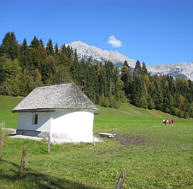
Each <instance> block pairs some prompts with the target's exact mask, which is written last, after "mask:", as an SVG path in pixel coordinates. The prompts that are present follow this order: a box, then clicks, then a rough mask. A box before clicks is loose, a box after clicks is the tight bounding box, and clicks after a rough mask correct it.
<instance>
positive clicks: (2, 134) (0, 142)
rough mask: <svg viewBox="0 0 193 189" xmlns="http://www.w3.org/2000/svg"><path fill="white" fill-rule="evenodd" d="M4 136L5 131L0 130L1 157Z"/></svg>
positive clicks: (0, 155) (0, 154)
mask: <svg viewBox="0 0 193 189" xmlns="http://www.w3.org/2000/svg"><path fill="white" fill-rule="evenodd" d="M4 138H5V133H3V132H1V136H0V158H1V157H2V154H3V142H4Z"/></svg>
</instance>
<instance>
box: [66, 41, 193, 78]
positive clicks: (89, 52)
mask: <svg viewBox="0 0 193 189" xmlns="http://www.w3.org/2000/svg"><path fill="white" fill-rule="evenodd" d="M68 45H69V46H71V47H72V48H73V49H74V50H75V49H76V50H77V55H78V58H79V60H80V59H84V60H87V59H88V58H89V57H92V59H93V61H94V62H95V63H96V62H105V61H111V62H112V63H113V64H114V65H117V66H121V65H122V64H123V62H124V61H125V60H126V61H127V62H128V65H129V66H130V67H132V68H134V67H135V63H136V60H133V59H129V58H128V57H126V56H124V55H122V54H120V53H118V52H117V51H108V50H102V49H100V48H97V47H94V46H89V45H88V44H86V43H83V42H81V41H75V42H72V43H70V44H68ZM147 69H148V71H149V72H150V73H151V74H152V75H166V74H169V75H171V76H173V77H174V78H176V77H185V78H187V79H190V80H192V81H193V62H192V63H186V62H182V63H178V64H167V65H155V66H147Z"/></svg>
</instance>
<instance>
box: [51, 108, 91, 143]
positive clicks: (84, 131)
mask: <svg viewBox="0 0 193 189" xmlns="http://www.w3.org/2000/svg"><path fill="white" fill-rule="evenodd" d="M93 121H94V113H91V112H84V111H77V112H61V111H56V112H53V113H52V120H51V134H52V137H54V138H62V139H65V141H66V142H92V141H93Z"/></svg>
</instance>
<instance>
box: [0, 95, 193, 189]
mask: <svg viewBox="0 0 193 189" xmlns="http://www.w3.org/2000/svg"><path fill="white" fill-rule="evenodd" d="M21 99H22V98H14V97H7V96H0V122H5V126H6V127H8V128H17V114H13V113H11V110H12V108H14V106H15V105H16V104H17V103H18V102H19V101H20V100H21ZM98 108H99V109H100V113H99V114H97V115H95V121H94V133H95V136H96V137H99V136H98V133H99V132H114V133H116V134H117V136H119V137H117V139H108V138H103V142H97V143H96V144H95V146H93V145H92V144H82V143H81V144H64V145H51V153H50V154H48V153H47V144H46V142H45V141H42V142H36V141H31V140H24V139H12V138H9V137H8V136H6V137H5V140H4V145H3V152H2V156H1V159H0V188H3V189H4V188H5V189H6V188H7V189H12V188H18V189H19V188H23V189H24V188H25V189H26V188H53V189H55V188H56V189H61V188H86V189H95V188H108V189H109V188H115V185H116V183H117V180H118V178H119V175H120V173H121V171H123V170H124V171H125V172H126V178H125V181H124V184H123V187H122V188H125V189H127V188H148V189H149V188H150V189H151V188H167V189H169V188H193V179H192V178H193V119H187V120H185V119H180V118H177V117H175V116H171V115H169V114H165V113H163V112H160V111H157V110H145V109H140V108H137V107H135V106H132V105H130V104H122V106H121V108H120V109H119V110H116V109H113V108H103V107H98ZM163 119H173V120H174V126H171V125H170V126H164V125H163V124H162V120H163ZM4 132H5V131H4ZM7 132H8V131H6V133H7ZM24 146H25V147H26V148H27V160H26V165H25V170H24V172H23V174H19V166H20V161H21V154H22V149H23V147H24Z"/></svg>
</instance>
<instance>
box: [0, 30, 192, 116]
mask: <svg viewBox="0 0 193 189" xmlns="http://www.w3.org/2000/svg"><path fill="white" fill-rule="evenodd" d="M120 69H121V70H120ZM72 81H73V82H74V83H76V84H77V85H78V86H79V87H80V88H81V89H82V91H83V92H84V93H85V94H86V95H87V96H88V97H89V98H90V99H91V100H92V101H93V102H94V103H96V104H99V105H102V106H105V107H114V108H119V107H120V104H121V103H122V102H130V103H131V104H133V105H136V106H138V107H142V108H148V109H154V108H155V109H158V110H161V111H164V112H167V113H170V114H173V115H177V116H179V117H184V118H188V117H193V82H192V81H190V80H186V79H185V78H177V79H176V80H175V79H173V78H172V77H171V76H151V75H150V74H149V73H148V72H147V69H146V66H145V64H144V63H143V64H142V65H141V64H140V62H139V61H137V62H136V66H135V68H134V70H132V69H131V68H130V67H129V65H128V63H127V62H126V61H125V62H124V64H123V66H122V67H121V68H118V67H116V66H114V65H113V64H112V62H109V61H106V62H100V63H97V64H94V62H93V60H92V58H91V57H90V58H88V60H79V59H78V55H77V52H76V50H73V49H72V48H71V47H70V46H67V45H65V44H63V45H61V47H60V48H59V47H58V45H57V43H56V44H55V45H54V44H53V43H52V40H51V39H49V40H48V42H47V44H46V45H44V43H43V41H42V40H41V39H38V38H37V37H36V36H34V38H33V39H32V41H31V43H30V44H29V45H28V44H27V40H26V39H24V40H23V42H22V43H21V44H19V43H18V42H17V40H16V37H15V34H14V33H13V32H8V33H7V34H6V35H5V37H4V38H3V40H2V44H1V45H0V94H1V95H11V96H26V95H27V94H28V93H29V92H31V91H32V90H33V89H34V88H35V87H37V86H42V85H50V84H59V83H64V82H72Z"/></svg>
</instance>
